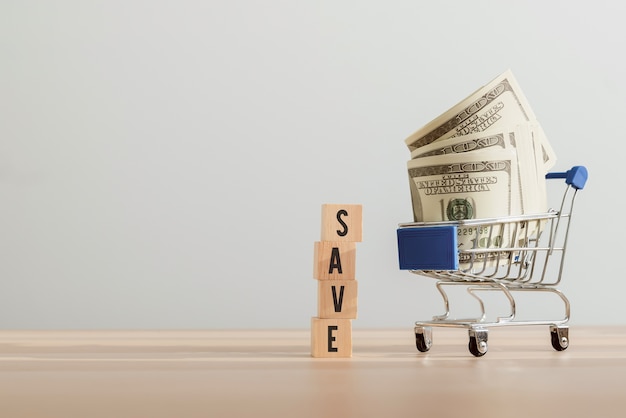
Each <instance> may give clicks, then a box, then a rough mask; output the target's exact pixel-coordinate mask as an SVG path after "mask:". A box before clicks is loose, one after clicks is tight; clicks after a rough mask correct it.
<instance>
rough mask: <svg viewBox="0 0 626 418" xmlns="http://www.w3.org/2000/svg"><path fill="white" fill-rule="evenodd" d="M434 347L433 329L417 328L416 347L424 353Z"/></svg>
mask: <svg viewBox="0 0 626 418" xmlns="http://www.w3.org/2000/svg"><path fill="white" fill-rule="evenodd" d="M432 345H433V336H432V328H430V327H415V346H416V347H417V349H418V350H419V351H421V352H422V353H425V352H427V351H428V350H430V347H432Z"/></svg>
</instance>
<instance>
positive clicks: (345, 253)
mask: <svg viewBox="0 0 626 418" xmlns="http://www.w3.org/2000/svg"><path fill="white" fill-rule="evenodd" d="M313 261H314V265H313V278H315V279H317V280H354V276H355V270H356V243H355V242H338V241H335V242H331V241H316V242H315V249H314V255H313Z"/></svg>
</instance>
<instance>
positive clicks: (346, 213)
mask: <svg viewBox="0 0 626 418" xmlns="http://www.w3.org/2000/svg"><path fill="white" fill-rule="evenodd" d="M362 240H363V206H361V205H337V204H329V203H326V204H323V205H322V237H321V241H349V242H361V241H362Z"/></svg>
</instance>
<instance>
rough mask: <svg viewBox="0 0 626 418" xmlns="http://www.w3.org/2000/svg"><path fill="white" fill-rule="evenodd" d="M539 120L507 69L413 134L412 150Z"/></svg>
mask: <svg viewBox="0 0 626 418" xmlns="http://www.w3.org/2000/svg"><path fill="white" fill-rule="evenodd" d="M532 120H536V117H535V114H534V112H533V110H532V109H531V107H530V105H529V104H528V101H527V99H526V97H525V96H524V93H523V92H522V90H521V88H520V87H519V85H518V83H517V80H516V79H515V77H514V76H513V73H512V72H511V70H507V71H505V72H504V73H502V74H500V75H499V76H498V77H496V78H495V79H493V80H492V81H491V82H489V83H488V84H486V85H485V86H484V87H482V88H480V89H478V90H477V91H475V92H474V93H472V94H471V95H469V96H468V97H466V98H465V99H464V100H462V101H460V102H459V103H457V104H456V105H455V106H453V107H452V108H451V109H449V110H448V111H446V112H445V113H443V114H442V115H441V116H439V117H437V118H436V119H434V120H433V121H431V122H429V123H428V124H426V125H425V126H424V127H422V128H420V129H418V130H417V131H416V132H415V133H413V134H412V135H410V136H409V137H408V138H407V139H406V140H405V143H406V145H407V146H408V148H409V150H410V151H413V150H415V149H417V148H420V147H423V146H425V145H428V144H430V143H432V142H434V141H437V140H441V139H446V138H450V137H456V136H461V135H468V134H471V133H475V132H483V131H487V130H489V129H493V128H498V127H502V126H514V125H516V124H518V123H521V122H529V121H532Z"/></svg>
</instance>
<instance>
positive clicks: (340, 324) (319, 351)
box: [311, 317, 352, 357]
mask: <svg viewBox="0 0 626 418" xmlns="http://www.w3.org/2000/svg"><path fill="white" fill-rule="evenodd" d="M311 356H313V357H352V320H350V319H321V318H315V317H314V318H311Z"/></svg>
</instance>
